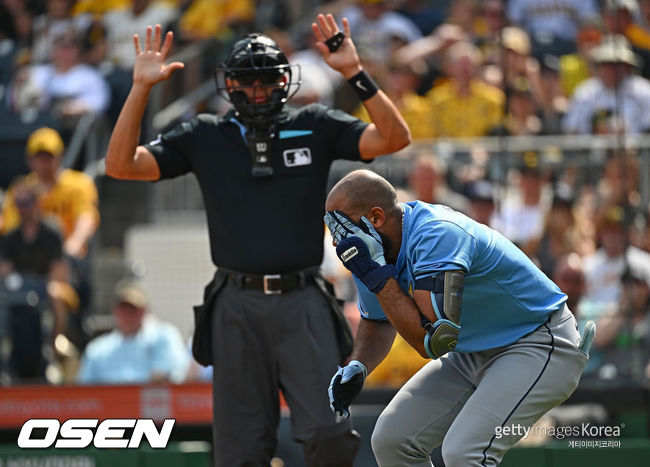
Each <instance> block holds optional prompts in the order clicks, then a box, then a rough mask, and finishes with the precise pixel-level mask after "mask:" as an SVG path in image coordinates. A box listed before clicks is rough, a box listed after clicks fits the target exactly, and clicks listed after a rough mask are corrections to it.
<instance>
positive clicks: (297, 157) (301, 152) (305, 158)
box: [282, 148, 311, 167]
mask: <svg viewBox="0 0 650 467" xmlns="http://www.w3.org/2000/svg"><path fill="white" fill-rule="evenodd" d="M282 155H283V156H284V165H285V166H286V167H299V166H301V165H311V151H310V150H309V148H297V149H287V150H286V151H284V152H283V153H282Z"/></svg>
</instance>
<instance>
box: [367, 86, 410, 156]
mask: <svg viewBox="0 0 650 467" xmlns="http://www.w3.org/2000/svg"><path fill="white" fill-rule="evenodd" d="M363 105H364V107H365V108H366V110H367V111H368V115H369V116H370V119H371V120H372V123H371V124H370V125H368V126H367V127H366V129H365V130H364V131H363V133H362V134H361V138H360V139H359V154H361V158H362V159H364V160H371V159H374V158H375V157H378V156H381V155H383V154H388V153H391V152H396V151H399V150H400V149H402V148H405V147H406V146H408V145H409V143H410V142H411V131H410V130H409V127H408V125H407V124H406V122H405V121H404V118H403V117H402V115H401V114H400V113H399V110H397V107H395V104H393V102H392V101H391V100H390V99H389V98H388V96H386V94H384V92H383V91H381V90H379V91H377V93H376V94H375V95H374V96H372V97H371V98H370V99H366V100H365V101H364V102H363Z"/></svg>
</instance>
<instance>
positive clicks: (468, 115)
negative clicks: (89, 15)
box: [426, 42, 505, 137]
mask: <svg viewBox="0 0 650 467" xmlns="http://www.w3.org/2000/svg"><path fill="white" fill-rule="evenodd" d="M481 62H482V57H481V53H480V51H479V50H478V49H477V48H476V47H475V46H474V45H472V44H470V43H468V42H458V43H456V44H454V45H452V46H451V47H450V48H449V51H448V52H447V56H446V64H445V69H446V74H447V76H448V77H449V80H448V81H446V82H444V83H442V84H440V85H438V86H436V87H434V88H433V89H432V90H431V91H429V92H428V93H427V96H426V97H427V98H429V99H430V102H431V104H432V108H433V112H432V122H433V123H432V124H433V126H434V133H435V135H436V137H475V136H484V135H485V134H487V132H488V131H489V129H490V128H492V127H494V126H496V125H498V124H499V123H501V118H502V116H503V106H504V103H505V96H504V94H503V92H502V91H501V90H499V89H497V88H495V87H493V86H490V85H488V84H486V83H484V82H483V81H481V80H480V79H479V78H477V77H476V73H477V70H478V68H479V67H480V66H481Z"/></svg>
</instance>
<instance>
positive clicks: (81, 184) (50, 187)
mask: <svg viewBox="0 0 650 467" xmlns="http://www.w3.org/2000/svg"><path fill="white" fill-rule="evenodd" d="M62 155H63V141H62V140H61V137H60V135H59V134H58V132H57V131H56V130H53V129H52V128H40V129H38V130H36V131H35V132H33V133H32V134H31V135H30V137H29V139H28V141H27V162H28V164H29V168H30V169H31V172H30V173H29V174H28V175H27V176H26V177H25V182H26V183H27V184H28V185H30V186H33V187H35V189H36V192H37V193H38V203H39V206H40V208H41V212H42V213H43V216H44V217H45V218H46V219H47V218H51V219H50V220H52V221H54V223H55V224H56V225H57V226H58V227H59V229H60V231H61V235H62V237H63V239H64V251H65V253H66V254H68V255H69V256H72V257H75V258H83V257H85V256H86V253H87V249H88V241H89V240H90V239H91V237H92V236H93V234H94V233H95V231H96V230H97V227H98V226H99V211H98V210H97V188H96V187H95V184H94V183H93V180H92V179H91V178H90V177H89V176H88V175H86V174H84V173H82V172H77V171H76V170H70V169H61V159H62V157H61V156H62ZM13 191H14V190H13V188H12V187H10V188H9V190H8V191H7V197H6V200H5V203H4V206H3V210H2V219H1V222H0V233H2V234H4V233H7V232H9V231H11V230H13V229H15V228H17V227H18V226H19V224H20V216H19V214H18V210H17V209H16V204H15V202H14V194H13Z"/></svg>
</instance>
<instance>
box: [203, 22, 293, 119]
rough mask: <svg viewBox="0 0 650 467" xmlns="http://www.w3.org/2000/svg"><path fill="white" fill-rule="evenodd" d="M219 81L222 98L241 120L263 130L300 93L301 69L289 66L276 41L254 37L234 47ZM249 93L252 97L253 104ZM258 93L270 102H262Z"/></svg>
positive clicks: (249, 36) (262, 36) (222, 68)
mask: <svg viewBox="0 0 650 467" xmlns="http://www.w3.org/2000/svg"><path fill="white" fill-rule="evenodd" d="M215 79H216V82H217V91H218V93H219V95H220V96H221V97H223V98H225V99H226V100H228V101H230V102H231V103H232V105H233V106H234V107H235V110H236V111H237V114H238V117H239V118H240V119H241V120H242V121H243V122H245V123H249V124H253V126H257V127H259V126H266V125H268V124H269V123H270V122H271V120H272V118H273V116H274V115H276V114H277V113H278V112H279V111H280V110H281V109H282V107H283V106H284V104H285V103H286V102H287V100H288V99H290V98H291V97H292V96H293V95H294V94H295V93H296V92H297V91H298V88H299V87H300V67H299V66H298V65H289V61H288V60H287V58H286V57H285V56H284V53H283V52H282V50H280V48H279V47H278V45H277V44H276V43H275V41H274V40H273V39H271V38H270V37H268V36H265V35H264V34H260V33H252V34H249V35H247V36H246V37H244V38H243V39H241V40H239V41H237V42H236V43H235V44H234V45H233V47H232V50H231V51H230V54H228V57H227V58H226V60H225V62H224V63H223V64H222V65H219V66H218V67H217V70H216V73H215ZM269 89H270V92H268V90H269ZM246 90H249V93H252V96H253V99H252V102H251V100H250V99H249V97H248V96H247V94H246ZM258 93H262V95H265V96H266V99H265V100H263V101H260V102H258V98H257V96H258Z"/></svg>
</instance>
